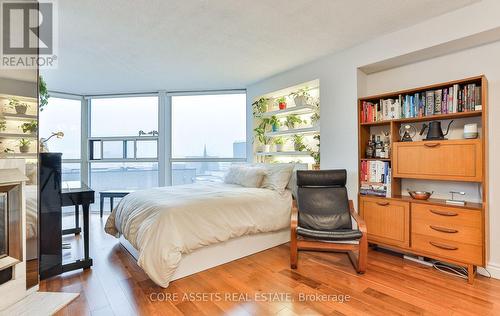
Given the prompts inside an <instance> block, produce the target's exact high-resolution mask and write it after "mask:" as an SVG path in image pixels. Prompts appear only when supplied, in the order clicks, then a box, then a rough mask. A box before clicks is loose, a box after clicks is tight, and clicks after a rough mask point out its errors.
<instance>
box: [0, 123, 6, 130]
mask: <svg viewBox="0 0 500 316" xmlns="http://www.w3.org/2000/svg"><path fill="white" fill-rule="evenodd" d="M6 129H7V122H6V121H0V131H2V132H3V131H5V130H6Z"/></svg>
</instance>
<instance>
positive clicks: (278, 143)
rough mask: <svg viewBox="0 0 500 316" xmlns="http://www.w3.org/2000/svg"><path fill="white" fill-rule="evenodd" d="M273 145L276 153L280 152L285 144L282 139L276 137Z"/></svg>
mask: <svg viewBox="0 0 500 316" xmlns="http://www.w3.org/2000/svg"><path fill="white" fill-rule="evenodd" d="M274 144H275V145H276V151H277V152H282V151H283V146H284V144H285V139H284V138H283V137H276V138H275V139H274Z"/></svg>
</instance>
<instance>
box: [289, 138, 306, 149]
mask: <svg viewBox="0 0 500 316" xmlns="http://www.w3.org/2000/svg"><path fill="white" fill-rule="evenodd" d="M292 138H293V149H294V150H295V151H304V150H306V149H307V147H306V145H304V136H302V135H299V134H295V135H293V137H292Z"/></svg>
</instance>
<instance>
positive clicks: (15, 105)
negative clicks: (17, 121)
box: [9, 98, 28, 114]
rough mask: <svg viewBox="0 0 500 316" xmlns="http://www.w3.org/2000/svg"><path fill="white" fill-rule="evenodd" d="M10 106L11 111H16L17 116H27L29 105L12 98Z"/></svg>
mask: <svg viewBox="0 0 500 316" xmlns="http://www.w3.org/2000/svg"><path fill="white" fill-rule="evenodd" d="M9 106H10V108H11V109H13V110H15V111H16V113H17V114H26V111H27V110H28V104H26V103H22V102H21V101H19V100H18V99H16V98H11V99H10V100H9Z"/></svg>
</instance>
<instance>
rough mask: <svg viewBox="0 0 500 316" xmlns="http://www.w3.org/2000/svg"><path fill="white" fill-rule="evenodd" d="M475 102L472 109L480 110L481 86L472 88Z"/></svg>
mask: <svg viewBox="0 0 500 316" xmlns="http://www.w3.org/2000/svg"><path fill="white" fill-rule="evenodd" d="M474 96H475V98H474V99H475V103H474V111H482V110H483V105H482V96H481V87H475V89H474Z"/></svg>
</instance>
